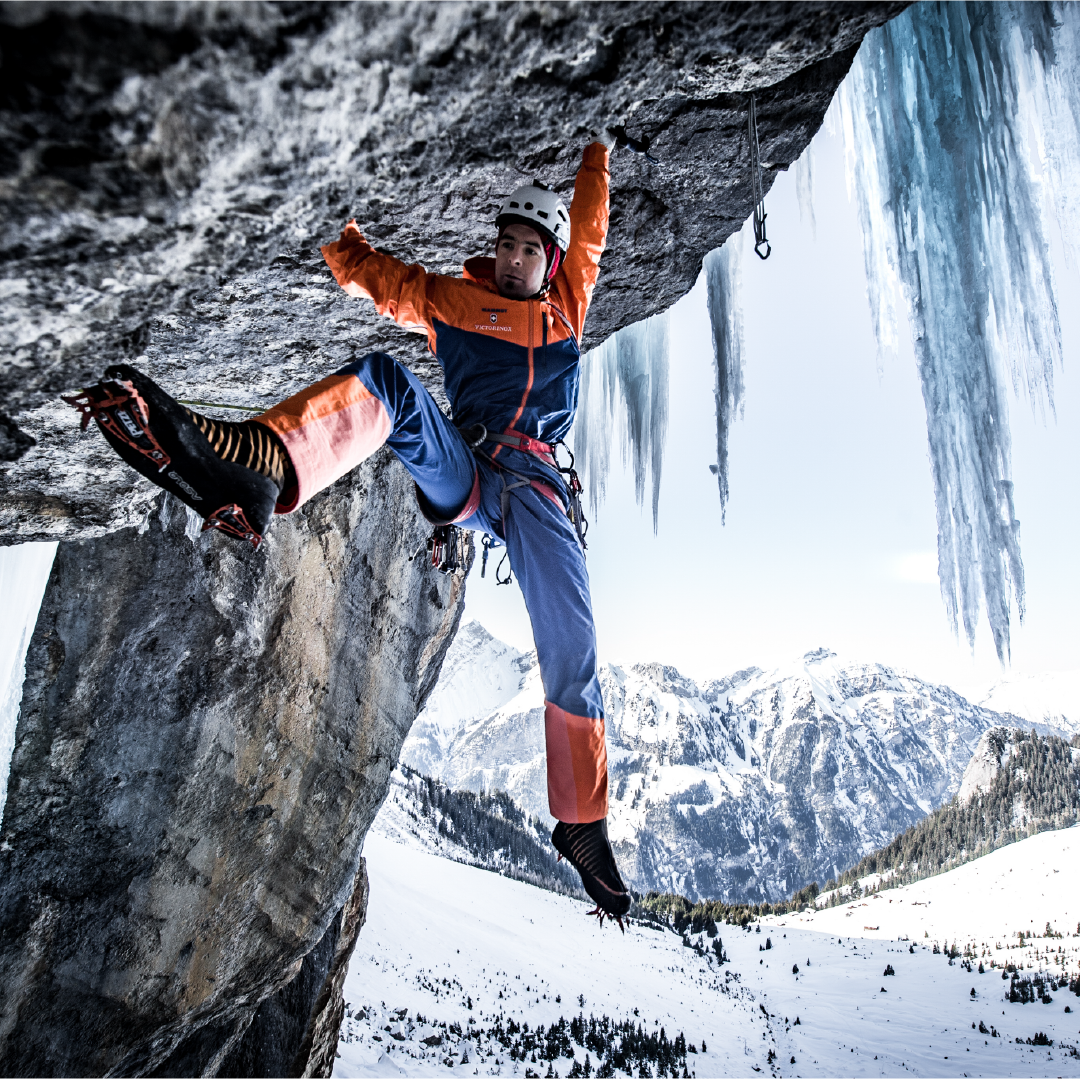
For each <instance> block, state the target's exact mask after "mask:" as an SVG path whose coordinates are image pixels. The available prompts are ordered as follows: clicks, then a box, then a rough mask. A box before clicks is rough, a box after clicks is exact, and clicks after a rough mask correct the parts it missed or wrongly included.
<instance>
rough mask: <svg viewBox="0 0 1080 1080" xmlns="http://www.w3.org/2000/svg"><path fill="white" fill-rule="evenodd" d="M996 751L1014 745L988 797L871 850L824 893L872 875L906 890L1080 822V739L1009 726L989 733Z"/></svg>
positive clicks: (947, 809)
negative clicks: (1030, 838) (1009, 729)
mask: <svg viewBox="0 0 1080 1080" xmlns="http://www.w3.org/2000/svg"><path fill="white" fill-rule="evenodd" d="M990 737H991V740H993V742H992V745H993V748H994V750H995V751H996V753H997V754H998V755H999V756H1000V754H1001V753H1002V752H1003V751H1004V749H1005V746H1006V741H1007V740H1008V741H1009V742H1011V743H1012V744H1013V746H1012V752H1011V754H1010V756H1009V758H1008V760H1007V761H1006V762H1005V763H1004V764H1003V765H1002V767H1001V768H1000V769H999V770H998V771H997V773H996V774H995V775H994V777H993V779H992V780H991V781H990V784H989V787H988V790H987V791H982V792H976V794H975V795H974V796H973V797H972V798H971V799H970V800H968V801H967V802H961V801H960V799H959V797H958V796H954V797H953V798H952V800H951V801H950V802H948V803H946V804H945V805H944V806H942V807H939V808H938V809H937V810H935V811H934V812H933V813H931V814H928V815H927V816H926V817H925V818H923V819H922V821H920V822H918V823H917V824H915V825H913V826H912V827H911V828H910V829H908V830H907V831H906V832H903V833H901V834H900V835H899V836H898V837H897V838H896V839H895V840H893V841H892V843H889V844H886V845H885V847H883V848H880V849H879V850H877V851H875V852H872V853H871V854H870V855H867V856H866V857H865V858H864V859H861V860H860V861H859V862H858V863H856V864H855V865H854V866H853V867H851V869H849V870H847V871H845V872H844V873H843V874H842V875H841V876H840V879H839V881H829V882H827V883H826V885H825V890H826V891H829V890H831V889H835V888H837V887H838V886H840V887H843V886H851V885H853V884H854V883H855V882H857V881H859V880H860V879H861V878H865V877H868V876H869V875H871V874H883V875H886V876H887V877H888V880H889V884H890V885H906V884H909V883H910V882H912V881H919V880H921V879H922V878H926V877H931V876H932V875H934V874H939V873H941V872H942V871H944V870H950V869H952V868H953V867H954V866H960V865H961V864H962V863H966V862H970V861H971V860H972V859H977V858H978V857H979V856H980V855H986V854H987V853H988V852H991V851H994V850H996V849H997V848H1001V847H1005V845H1006V844H1012V843H1015V842H1016V841H1017V840H1023V839H1024V838H1025V837H1028V836H1034V835H1035V834H1036V833H1040V832H1045V831H1046V830H1048V829H1067V828H1069V826H1071V825H1075V824H1076V823H1077V822H1078V821H1080V755H1076V754H1074V752H1073V751H1074V750H1076V749H1080V735H1074V736H1073V737H1072V739H1071V740H1069V741H1066V740H1065V739H1062V738H1059V737H1058V736H1057V735H1045V736H1044V735H1037V734H1036V733H1035V732H1033V731H1032V732H1026V731H1019V730H1017V731H1013V732H1007V731H1006V730H1005V729H1004V728H1000V729H995V730H994V731H992V732H991V735H990Z"/></svg>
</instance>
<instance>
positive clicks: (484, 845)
mask: <svg viewBox="0 0 1080 1080" xmlns="http://www.w3.org/2000/svg"><path fill="white" fill-rule="evenodd" d="M398 767H399V768H400V769H401V772H402V774H403V775H404V777H405V786H406V789H407V790H408V792H409V795H410V798H409V802H410V803H411V810H410V811H408V812H411V813H412V814H413V815H414V816H415V817H416V818H417V819H425V820H427V821H429V822H430V823H431V824H432V825H433V826H434V827H435V829H436V831H437V832H438V833H439V835H440V836H442V837H444V838H446V839H447V840H448V841H449V842H451V843H452V844H454V845H456V846H457V847H459V848H460V849H462V854H463V855H464V856H465V857H464V859H463V861H464V862H467V863H469V864H470V865H472V866H480V867H483V868H484V869H485V870H494V871H496V872H497V873H500V874H502V875H504V876H505V877H510V878H515V879H517V880H518V881H526V882H528V883H529V884H530V885H538V886H539V887H540V888H542V889H548V890H549V891H551V892H557V893H562V894H563V895H565V896H575V897H581V898H584V897H585V894H584V892H583V891H582V889H581V882H580V881H579V880H578V876H577V874H576V873H575V872H574V870H573V869H572V868H571V867H570V866H569V865H568V864H567V863H565V862H562V863H560V862H557V861H556V858H557V856H556V853H555V850H554V848H553V847H552V846H551V840H550V839H549V837H548V833H547V830H546V829H545V827H544V825H543V823H542V822H541V821H540V819H539V818H538V817H530V816H528V815H527V814H526V813H525V812H524V811H523V810H522V809H521V808H520V807H519V806H518V805H517V803H515V802H514V800H513V799H511V798H510V796H509V795H507V794H506V793H505V792H502V791H496V792H494V793H493V794H490V795H486V794H485V795H477V794H475V793H473V792H471V791H452V790H451V789H450V788H448V787H447V786H446V785H445V784H443V783H441V782H440V781H438V780H433V779H432V778H431V777H430V776H423V775H422V774H421V773H418V772H417V771H416V770H415V769H410V768H409V766H408V765H404V764H402V765H399V766H398Z"/></svg>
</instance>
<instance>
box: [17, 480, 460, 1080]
mask: <svg viewBox="0 0 1080 1080" xmlns="http://www.w3.org/2000/svg"><path fill="white" fill-rule="evenodd" d="M398 472H399V470H398V468H397V465H396V463H393V464H392V463H391V462H390V461H389V460H388V459H373V461H372V462H370V463H368V464H366V465H365V466H363V467H361V468H360V469H358V470H356V473H355V474H354V476H353V477H351V478H350V479H349V480H346V481H342V482H340V483H339V484H337V485H335V486H334V487H333V488H331V489H330V490H329V491H328V492H327V493H325V495H324V496H323V497H321V498H319V499H318V500H316V501H314V502H312V503H309V504H308V506H307V507H305V508H304V509H303V510H302V511H301V512H300V513H298V514H296V515H294V516H292V517H290V518H287V519H282V520H279V521H278V522H277V523H276V524H275V528H274V529H273V531H272V532H271V534H270V535H269V536H268V538H267V539H266V540H265V541H264V546H263V549H262V550H260V551H259V552H253V551H251V550H250V548H247V547H246V545H240V544H235V543H230V542H227V541H225V540H224V538H222V537H217V536H213V537H206V538H205V539H204V540H202V541H196V542H194V543H193V542H192V540H191V539H189V538H188V536H187V535H185V530H186V528H187V526H188V515H187V512H186V509H185V508H184V507H183V506H181V505H180V504H179V503H177V502H176V501H175V500H171V499H170V500H168V501H167V502H166V504H165V507H164V509H163V510H162V512H161V513H159V514H155V515H153V516H152V517H151V519H150V521H149V523H148V528H147V530H146V532H145V533H143V534H142V535H139V534H138V533H137V532H136V530H134V529H130V530H124V531H121V532H118V533H114V534H112V535H110V536H106V537H102V538H99V539H93V540H83V541H77V542H68V543H64V544H61V545H60V547H59V550H58V552H57V557H56V563H55V565H54V568H53V572H52V577H51V579H50V581H49V585H48V588H47V591H46V595H45V600H44V603H43V605H42V610H41V615H40V618H39V620H38V625H37V628H36V630H35V633H34V637H33V639H32V643H31V646H30V650H29V654H28V657H27V676H26V684H25V691H24V698H23V705H22V714H21V718H20V722H19V729H18V736H17V745H16V750H15V756H14V758H13V761H12V770H11V780H10V790H9V795H8V801H7V806H6V810H5V815H4V823H3V830H2V833H0V881H2V882H3V886H2V902H0V927H2V930H0V986H2V987H3V998H2V1005H0V1072H2V1073H3V1074H4V1075H7V1076H12V1075H18V1076H36V1075H63V1076H82V1075H90V1076H106V1075H113V1074H117V1075H145V1074H151V1075H154V1074H157V1075H175V1076H193V1075H202V1074H204V1073H206V1074H208V1075H216V1074H219V1071H220V1069H221V1068H222V1067H223V1065H225V1064H226V1063H227V1062H228V1061H229V1059H230V1056H231V1058H232V1060H233V1062H234V1063H236V1062H245V1061H246V1062H247V1063H248V1065H247V1067H245V1068H243V1069H236V1070H235V1071H234V1069H235V1064H234V1066H233V1067H227V1068H226V1069H225V1072H224V1075H244V1074H245V1073H249V1072H251V1069H252V1068H254V1074H255V1075H300V1074H301V1073H302V1072H303V1071H304V1069H305V1067H306V1065H307V1063H308V1060H309V1058H313V1057H314V1058H317V1059H319V1060H321V1061H322V1071H323V1072H325V1073H326V1075H328V1074H329V1072H328V1070H329V1068H330V1067H331V1066H332V1062H333V1048H334V1046H335V1045H336V1040H337V1028H338V1026H339V1024H340V1019H341V1016H340V1005H341V996H340V980H341V978H343V977H344V964H345V963H346V962H347V959H348V954H349V953H350V952H351V949H352V944H353V941H354V940H355V935H356V932H357V930H358V929H359V925H360V922H361V921H362V913H363V903H362V901H363V899H364V897H365V896H366V892H365V890H366V877H365V875H364V873H363V870H362V867H361V860H360V851H361V846H362V843H363V838H364V835H365V833H366V831H367V828H368V826H369V825H370V823H371V821H372V819H373V818H374V816H375V813H376V811H377V810H378V807H379V805H380V804H381V802H382V799H383V798H384V796H385V793H386V788H387V784H388V782H389V775H390V772H391V770H392V768H393V766H394V764H395V762H396V761H397V756H398V751H399V749H400V746H401V742H402V740H403V739H404V737H405V735H406V733H407V731H408V729H409V726H410V725H411V723H412V720H413V718H414V716H415V715H416V712H417V709H418V707H419V706H420V705H421V704H422V702H423V700H424V698H425V696H426V694H427V693H428V691H429V690H430V688H431V685H432V683H433V681H434V679H435V678H436V676H437V673H438V670H439V667H440V665H441V663H442V656H443V653H444V652H445V649H446V648H447V646H448V645H449V642H450V640H451V638H452V635H453V633H454V631H455V630H456V624H457V620H458V618H459V615H460V601H461V598H462V592H463V583H464V578H463V577H452V576H451V577H445V578H444V577H440V576H439V575H437V574H434V573H428V572H425V570H424V568H423V566H422V565H421V564H422V562H423V560H422V559H417V560H415V561H414V562H409V561H408V558H407V556H406V557H405V558H402V551H403V550H411V551H415V550H416V548H417V547H418V546H422V545H423V541H424V538H425V535H426V530H424V529H421V528H420V527H419V526H418V524H417V523H416V522H415V520H413V519H412V517H411V506H410V503H411V501H412V493H411V491H410V490H408V489H407V488H406V487H405V485H404V484H402V483H400V482H399V480H398ZM388 521H393V522H395V529H394V532H395V534H396V537H397V538H398V539H399V540H400V545H401V546H400V547H399V546H398V544H397V543H395V544H387V543H385V541H384V539H383V537H384V536H385V532H386V523H387V522H388ZM196 535H197V534H196ZM350 903H351V904H352V907H351V908H350ZM343 910H344V914H343ZM342 952H343V953H344V957H343V958H342V955H341V954H342ZM305 957H308V958H309V959H308V960H305ZM335 957H337V961H336V965H335ZM305 964H306V968H305ZM335 980H336V989H335ZM279 991H284V997H285V1005H284V1015H283V1016H275V1015H274V1014H275V1012H281V1011H282V1006H281V1003H280V1002H275V999H274V996H273V995H276V994H278V993H279ZM266 999H269V1001H268V1003H267V1004H266V1005H265V1007H264V1009H262V1010H260V1012H261V1013H262V1014H263V1015H262V1016H261V1018H257V1019H256V1023H255V1024H253V1025H252V1040H255V1042H254V1044H253V1043H252V1040H248V1045H246V1046H245V1044H244V1040H243V1036H244V1035H245V1032H246V1031H248V1025H249V1024H251V1021H252V1016H253V1014H255V1013H256V1010H257V1009H259V1006H260V1004H261V1003H263V1002H264V1000H266ZM266 1013H270V1014H271V1015H270V1016H269V1017H267V1016H266V1015H265V1014H266ZM323 1013H327V1015H326V1016H323ZM335 1013H336V1020H333V1016H334V1014H335ZM286 1021H287V1022H286ZM327 1029H329V1030H327ZM256 1037H257V1039H256ZM275 1040H277V1041H279V1042H280V1041H282V1040H284V1045H282V1046H280V1047H275V1045H274V1043H275ZM305 1040H306V1042H305ZM327 1040H329V1042H327ZM302 1049H304V1053H302V1054H301V1050H302ZM328 1049H329V1057H327V1050H328ZM298 1057H299V1060H297V1058H298Z"/></svg>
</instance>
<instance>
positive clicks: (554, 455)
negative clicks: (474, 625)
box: [458, 424, 589, 585]
mask: <svg viewBox="0 0 1080 1080" xmlns="http://www.w3.org/2000/svg"><path fill="white" fill-rule="evenodd" d="M458 432H459V433H460V434H461V437H462V438H463V439H464V440H465V445H466V446H468V448H469V449H470V450H471V451H472V452H473V454H474V455H475V456H476V457H478V458H480V459H481V460H483V461H485V462H487V464H489V465H491V466H492V468H494V469H495V470H496V471H497V472H499V473H506V474H508V475H509V476H512V477H513V478H514V482H513V483H511V484H508V483H506V481H505V479H504V480H503V489H502V491H501V493H500V495H499V508H500V510H501V511H502V518H503V521H504V522H505V520H506V514H507V511H508V510H509V509H510V492H511V491H514V490H515V489H517V488H525V487H531V488H535V489H536V490H538V491H539V492H540V493H541V494H542V495H545V496H547V497H548V498H551V497H553V496H555V493H556V489H555V487H554V486H553V485H551V484H546V483H544V482H543V481H542V480H537V479H536V478H535V477H530V476H525V475H524V474H522V473H519V472H518V471H517V470H516V469H512V468H511V467H510V466H509V465H507V464H506V463H505V462H497V461H496V460H495V459H494V457H492V456H491V455H490V454H488V453H486V452H485V451H483V450H481V449H480V448H481V447H482V446H483V445H484V443H489V442H493V443H498V444H499V445H500V446H509V447H511V448H512V449H514V450H520V451H521V452H522V453H525V454H529V455H530V456H532V457H534V458H536V460H537V461H539V462H540V463H541V464H542V465H544V466H545V467H546V468H548V469H551V470H552V471H553V472H555V473H558V474H559V475H558V479H559V482H560V484H561V486H562V487H563V489H564V490H565V492H566V504H567V510H566V516H567V517H568V518H569V519H570V523H571V524H572V525H573V526H574V532H575V533H576V534H577V538H578V543H579V544H581V550H582V553H584V552H585V551H586V550H587V549H588V546H589V545H588V544H587V543H586V542H585V536H586V534H587V533H588V531H589V522H588V520H587V519H586V517H585V512H584V510H583V509H582V506H581V494H582V490H583V489H582V486H581V480H580V479H579V477H578V474H577V471H576V470H575V468H574V453H573V451H572V450H571V449H570V447H568V446H567V445H566V443H565V442H564V441H563V440H562V439H560V440H559V441H558V442H557V443H554V444H552V443H545V442H541V441H540V440H539V439H533V438H531V437H530V436H528V435H524V434H522V433H521V432H520V431H513V430H510V431H505V432H503V433H502V434H501V435H496V434H493V433H491V432H489V431H488V429H487V428H486V427H485V426H484V425H483V424H471V425H469V426H468V427H461V428H458ZM559 447H562V448H563V449H564V450H565V451H566V452H567V453H568V454H569V455H570V464H569V465H566V466H563V465H561V464H560V463H559V459H558V450H559ZM552 479H554V477H552ZM481 543H482V545H483V550H484V553H483V555H482V556H481V560H480V576H481V577H484V576H485V575H486V573H487V562H488V555H489V553H490V552H491V550H492V549H493V548H497V547H502V546H503V545H502V544H501V543H500V541H499V540H497V539H496V538H495V537H494V536H492V535H491V534H490V533H484V538H483V540H482V541H481ZM508 555H509V553H508V552H504V553H503V557H502V558H501V559H500V560H499V565H498V566H496V567H495V581H496V583H497V584H499V585H509V584H510V583H511V582H512V581H513V580H514V576H513V572H512V571H509V570H508V571H507V572H506V575H505V576H502V574H501V571H502V566H503V563H504V562H506V560H507V558H508Z"/></svg>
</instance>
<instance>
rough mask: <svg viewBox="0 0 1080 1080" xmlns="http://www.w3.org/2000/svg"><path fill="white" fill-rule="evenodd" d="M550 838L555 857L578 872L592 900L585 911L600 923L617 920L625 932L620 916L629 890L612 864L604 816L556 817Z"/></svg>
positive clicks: (627, 900) (627, 899)
mask: <svg viewBox="0 0 1080 1080" xmlns="http://www.w3.org/2000/svg"><path fill="white" fill-rule="evenodd" d="M551 842H552V844H554V845H555V850H556V851H558V853H559V858H560V859H563V858H565V859H566V861H567V862H568V863H570V865H571V866H572V867H573V868H574V869H575V870H576V871H577V872H578V873H579V874H580V875H581V883H582V885H584V886H585V891H586V892H587V893H588V894H589V896H591V897H592V899H593V902H594V903H595V904H596V907H595V908H594V909H593V910H592V911H590V912H589V914H590V915H596V916H597V917H598V918H599V920H600V925H601V926H603V924H604V919H611V920H613V921H614V922H617V923H618V924H619V929H620V930H622V931H623V933H626V925H625V924H624V922H623V918H624V917H625V915H626V913H627V912H628V911H629V910H630V893H629V892H628V891H627V888H626V886H625V885H624V884H623V880H622V878H621V877H620V876H619V869H618V867H617V866H616V865H615V853H614V852H613V851H612V850H611V844H610V842H609V841H608V835H607V819H606V818H605V819H601V820H600V821H591V822H587V823H579V824H570V825H568V824H567V823H566V822H563V821H560V822H559V823H558V824H557V825H556V826H555V829H554V831H553V832H552V834H551Z"/></svg>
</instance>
